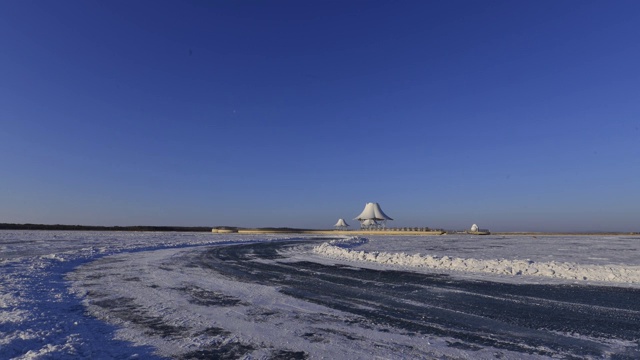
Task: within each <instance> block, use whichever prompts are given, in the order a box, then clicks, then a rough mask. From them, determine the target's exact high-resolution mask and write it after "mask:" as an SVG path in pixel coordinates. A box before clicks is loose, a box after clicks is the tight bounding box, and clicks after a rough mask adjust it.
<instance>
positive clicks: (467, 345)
mask: <svg viewBox="0 0 640 360" xmlns="http://www.w3.org/2000/svg"><path fill="white" fill-rule="evenodd" d="M313 244H317V240H316V241H314V240H300V241H288V242H270V243H254V244H245V245H235V246H216V247H211V248H209V249H208V250H207V251H206V252H204V253H201V254H200V255H199V258H198V259H197V260H195V261H196V262H197V264H198V265H199V266H203V267H206V268H208V269H210V270H211V271H214V272H218V273H221V274H223V275H226V276H228V277H231V278H234V279H235V280H237V281H241V282H250V283H258V284H263V285H269V286H276V287H278V288H279V289H280V291H281V292H282V293H284V294H287V295H290V296H293V297H296V298H299V299H302V300H305V301H309V302H313V303H317V304H321V305H323V306H327V307H330V308H334V309H337V310H340V311H343V312H347V313H351V314H354V315H357V316H358V317H359V318H362V319H365V320H366V321H367V322H368V323H369V324H373V326H375V325H380V326H392V327H395V328H398V329H402V330H403V331H405V332H406V333H408V334H424V335H433V336H442V337H448V338H453V339H456V340H455V341H453V342H452V343H451V344H450V346H452V347H458V348H460V349H468V350H470V351H473V350H474V349H478V348H483V347H487V346H490V347H495V348H498V349H505V350H510V351H515V352H520V353H527V354H536V355H542V356H549V357H558V358H565V359H572V358H575V359H581V358H585V357H590V358H610V359H640V340H639V339H640V290H638V289H625V288H617V287H596V286H578V285H530V284H528V285H517V284H505V283H498V282H489V281H476V280H468V279H461V278H457V277H452V276H448V275H442V274H421V273H412V272H406V271H397V270H371V269H364V268H355V267H352V266H339V265H334V266H331V265H322V264H318V263H313V262H286V261H282V262H279V261H278V260H279V259H283V255H282V252H283V251H284V252H285V253H286V251H287V250H288V249H291V248H292V247H294V246H295V247H299V246H301V245H306V246H311V245H313ZM257 259H265V260H272V261H252V260H257ZM616 341H624V342H626V343H627V344H628V346H626V347H620V345H618V346H617V347H614V346H612V345H611V344H613V343H614V342H616Z"/></svg>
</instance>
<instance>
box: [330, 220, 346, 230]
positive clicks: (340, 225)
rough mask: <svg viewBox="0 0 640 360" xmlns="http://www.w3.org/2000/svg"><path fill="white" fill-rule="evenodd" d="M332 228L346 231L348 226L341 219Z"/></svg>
mask: <svg viewBox="0 0 640 360" xmlns="http://www.w3.org/2000/svg"><path fill="white" fill-rule="evenodd" d="M333 226H334V227H335V228H336V229H338V230H347V228H348V227H349V224H347V222H346V221H344V219H342V218H341V219H338V222H337V223H336V224H335V225H333Z"/></svg>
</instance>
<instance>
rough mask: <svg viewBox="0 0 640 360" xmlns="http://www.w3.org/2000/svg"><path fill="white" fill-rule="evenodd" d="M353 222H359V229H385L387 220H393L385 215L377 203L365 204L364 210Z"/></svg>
mask: <svg viewBox="0 0 640 360" xmlns="http://www.w3.org/2000/svg"><path fill="white" fill-rule="evenodd" d="M354 220H358V221H360V228H361V229H377V228H385V227H386V226H387V220H393V219H392V218H391V217H389V215H387V214H385V213H384V211H382V209H381V208H380V205H378V203H367V204H366V205H365V206H364V210H362V212H361V213H360V215H358V216H357V217H356V218H355V219H354Z"/></svg>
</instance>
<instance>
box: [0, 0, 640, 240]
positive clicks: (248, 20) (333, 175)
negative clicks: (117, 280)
mask: <svg viewBox="0 0 640 360" xmlns="http://www.w3.org/2000/svg"><path fill="white" fill-rule="evenodd" d="M639 39H640V2H639V1H635V0H633V1H604V0H603V1H573V0H572V1H557V0H553V1H550V0H548V1H538V0H536V1H342V0H341V1H216V2H210V1H196V2H187V1H44V0H43V1H28V0H27V1H2V2H0V160H1V163H2V167H1V169H2V170H1V171H0V222H17V223H24V222H31V223H51V224H55V223H63V224H93V225H184V226H191V225H205V226H209V225H211V226H213V225H237V226H291V227H319V228H324V227H331V226H332V225H333V224H334V223H335V221H336V220H337V218H339V217H343V218H345V219H347V221H348V222H350V223H351V224H352V225H356V224H354V222H353V221H349V220H350V219H352V218H353V217H355V216H356V215H358V213H359V212H360V211H361V210H362V209H363V207H364V205H365V203H366V202H378V203H380V204H381V206H382V208H383V209H384V211H385V212H387V213H388V214H389V215H390V216H391V217H394V218H395V219H396V221H395V222H392V223H391V224H392V225H396V226H431V227H442V228H467V227H469V226H470V225H471V224H472V223H478V224H479V225H480V226H481V227H487V228H490V229H492V230H496V231H498V230H504V231H512V230H543V231H573V230H620V231H640V129H639V128H640V42H639Z"/></svg>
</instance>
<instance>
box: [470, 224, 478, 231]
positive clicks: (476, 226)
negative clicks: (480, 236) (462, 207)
mask: <svg viewBox="0 0 640 360" xmlns="http://www.w3.org/2000/svg"><path fill="white" fill-rule="evenodd" d="M479 230H480V228H479V227H478V225H476V224H473V225H471V231H473V232H478V231H479Z"/></svg>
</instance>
